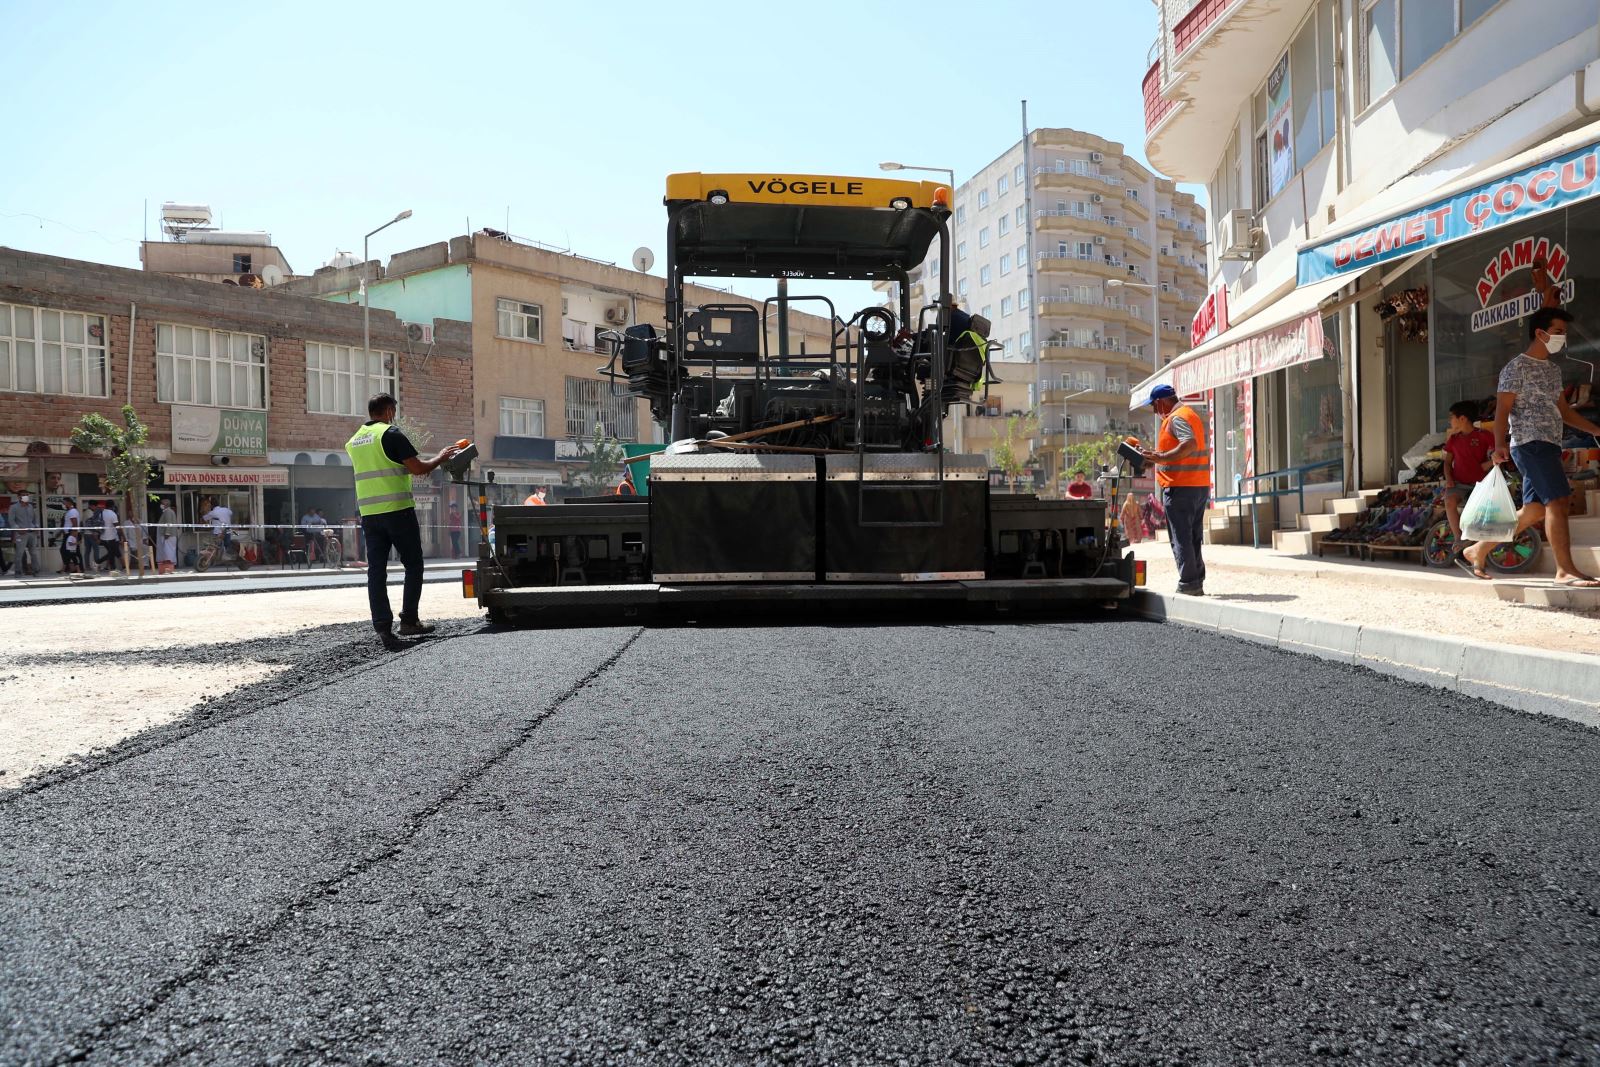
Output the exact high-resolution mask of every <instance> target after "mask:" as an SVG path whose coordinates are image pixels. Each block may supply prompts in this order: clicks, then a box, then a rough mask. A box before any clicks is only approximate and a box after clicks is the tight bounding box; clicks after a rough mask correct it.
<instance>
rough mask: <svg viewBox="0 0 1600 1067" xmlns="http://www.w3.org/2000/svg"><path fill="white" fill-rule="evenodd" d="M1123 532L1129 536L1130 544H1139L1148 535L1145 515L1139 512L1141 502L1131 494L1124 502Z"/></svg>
mask: <svg viewBox="0 0 1600 1067" xmlns="http://www.w3.org/2000/svg"><path fill="white" fill-rule="evenodd" d="M1121 510H1122V516H1121V521H1122V532H1123V533H1124V534H1125V535H1126V536H1127V538H1128V543H1129V544H1135V545H1136V544H1138V543H1139V542H1140V541H1143V540H1144V539H1145V538H1146V537H1147V536H1148V535H1147V534H1146V533H1145V529H1144V513H1143V512H1142V511H1140V510H1139V500H1138V498H1137V497H1136V496H1134V495H1133V494H1132V493H1129V494H1128V495H1127V496H1126V497H1124V498H1123V500H1122V509H1121Z"/></svg>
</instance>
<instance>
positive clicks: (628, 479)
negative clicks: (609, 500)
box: [616, 463, 639, 496]
mask: <svg viewBox="0 0 1600 1067" xmlns="http://www.w3.org/2000/svg"><path fill="white" fill-rule="evenodd" d="M616 494H617V496H638V495H639V490H638V489H637V488H636V487H635V486H634V484H633V464H631V463H624V464H623V465H622V480H621V481H620V482H618V483H617V488H616Z"/></svg>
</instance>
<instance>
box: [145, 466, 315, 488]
mask: <svg viewBox="0 0 1600 1067" xmlns="http://www.w3.org/2000/svg"><path fill="white" fill-rule="evenodd" d="M166 481H167V484H168V485H229V486H238V485H288V484H289V468H287V467H172V466H169V467H167V471H166Z"/></svg>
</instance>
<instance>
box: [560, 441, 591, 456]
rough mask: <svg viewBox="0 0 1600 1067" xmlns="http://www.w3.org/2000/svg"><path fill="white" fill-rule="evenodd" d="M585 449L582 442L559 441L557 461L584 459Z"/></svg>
mask: <svg viewBox="0 0 1600 1067" xmlns="http://www.w3.org/2000/svg"><path fill="white" fill-rule="evenodd" d="M583 448H584V446H583V442H581V441H557V442H556V452H555V456H556V459H582V458H583Z"/></svg>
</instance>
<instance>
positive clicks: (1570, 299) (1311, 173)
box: [1134, 0, 1600, 518]
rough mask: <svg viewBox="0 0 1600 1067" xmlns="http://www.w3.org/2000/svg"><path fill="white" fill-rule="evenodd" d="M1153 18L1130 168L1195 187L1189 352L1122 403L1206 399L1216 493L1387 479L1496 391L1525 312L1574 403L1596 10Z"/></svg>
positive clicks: (1344, 2) (1323, 4)
mask: <svg viewBox="0 0 1600 1067" xmlns="http://www.w3.org/2000/svg"><path fill="white" fill-rule="evenodd" d="M1155 13H1156V16H1157V18H1156V22H1157V25H1158V35H1157V39H1156V42H1155V45H1154V47H1153V48H1152V50H1151V57H1150V58H1151V65H1150V67H1149V70H1148V72H1147V74H1146V75H1145V78H1144V96H1145V117H1146V144H1145V148H1146V155H1147V158H1148V159H1149V160H1150V162H1151V164H1152V165H1153V166H1154V167H1156V168H1157V169H1158V170H1160V171H1161V172H1163V173H1165V174H1168V175H1171V176H1172V177H1174V178H1176V179H1178V180H1180V181H1190V182H1204V183H1206V185H1207V186H1208V188H1209V192H1210V207H1211V213H1212V217H1211V220H1210V238H1211V240H1210V244H1209V247H1210V250H1211V254H1210V256H1209V258H1208V262H1207V266H1206V275H1207V276H1206V279H1205V281H1204V282H1203V283H1202V282H1200V281H1199V280H1198V279H1197V280H1196V281H1195V282H1194V284H1195V285H1196V286H1200V285H1203V286H1204V288H1205V295H1206V302H1205V307H1204V308H1203V312H1202V315H1201V316H1200V317H1199V319H1198V320H1197V321H1196V324H1195V326H1196V340H1197V342H1199V343H1197V345H1196V347H1195V349H1194V350H1193V351H1192V352H1190V353H1188V354H1187V355H1186V356H1185V357H1183V358H1180V359H1179V360H1177V361H1175V362H1174V364H1173V365H1172V366H1171V367H1168V368H1165V369H1164V370H1163V371H1162V372H1161V375H1160V376H1158V377H1156V378H1151V379H1149V380H1147V381H1144V382H1141V383H1140V387H1139V388H1138V389H1136V395H1135V398H1134V399H1135V400H1136V401H1137V400H1138V399H1141V398H1142V396H1143V394H1144V393H1146V392H1147V391H1148V388H1149V387H1150V386H1151V385H1153V384H1154V383H1155V382H1156V381H1158V380H1171V381H1172V382H1173V384H1174V385H1176V386H1177V387H1178V389H1179V391H1180V392H1184V393H1188V394H1194V395H1202V396H1206V397H1209V398H1211V399H1212V400H1213V401H1214V402H1213V403H1212V404H1211V413H1212V418H1213V420H1214V425H1213V430H1214V432H1213V440H1214V442H1215V444H1216V448H1215V450H1214V455H1215V459H1216V469H1215V472H1214V474H1215V479H1214V485H1215V489H1216V492H1217V494H1218V495H1219V496H1228V495H1234V494H1238V493H1240V492H1241V491H1244V492H1247V493H1250V492H1253V491H1254V490H1255V489H1256V488H1257V487H1259V488H1260V489H1261V490H1267V489H1272V488H1277V489H1286V488H1292V487H1294V486H1296V485H1300V484H1306V485H1311V486H1313V487H1315V486H1319V485H1320V486H1323V487H1326V488H1327V489H1328V491H1330V492H1333V491H1349V490H1352V489H1355V488H1358V487H1359V488H1366V487H1375V486H1382V485H1386V484H1389V483H1392V482H1393V481H1395V480H1396V478H1397V477H1398V476H1400V475H1401V474H1402V473H1403V472H1404V470H1405V469H1406V467H1407V464H1406V462H1405V460H1404V458H1403V457H1404V456H1405V455H1406V454H1407V453H1408V452H1410V451H1411V450H1412V448H1413V447H1414V446H1415V445H1416V444H1417V443H1418V441H1419V439H1420V438H1423V437H1425V436H1426V435H1429V434H1430V433H1434V432H1437V431H1441V430H1443V428H1444V427H1445V424H1446V421H1447V418H1448V410H1449V407H1450V405H1451V404H1452V403H1454V402H1456V401H1459V400H1473V401H1487V400H1489V399H1491V398H1492V397H1493V396H1494V394H1495V391H1496V379H1497V375H1498V372H1499V369H1500V368H1501V367H1502V366H1503V365H1504V364H1505V363H1506V362H1507V360H1508V359H1509V358H1510V357H1511V356H1513V355H1514V354H1516V353H1517V352H1519V351H1521V350H1522V349H1523V348H1524V347H1526V345H1527V323H1526V321H1525V319H1526V316H1527V315H1528V314H1531V312H1532V311H1533V310H1535V309H1536V308H1537V307H1539V306H1543V305H1548V304H1550V303H1565V304H1566V305H1567V306H1568V307H1569V309H1570V310H1572V311H1574V312H1576V313H1577V314H1578V316H1579V319H1578V323H1577V324H1576V328H1575V329H1574V331H1573V333H1574V336H1575V341H1574V343H1573V344H1571V345H1570V346H1569V349H1568V352H1567V353H1566V354H1565V356H1564V358H1562V359H1560V360H1558V362H1559V363H1560V365H1561V366H1562V367H1563V368H1564V371H1565V374H1566V376H1567V381H1568V383H1569V385H1570V386H1572V388H1573V390H1574V397H1575V399H1581V398H1582V397H1583V396H1585V395H1586V394H1587V393H1588V391H1589V390H1587V389H1586V388H1582V387H1583V386H1585V385H1587V383H1589V381H1590V379H1591V377H1592V364H1593V363H1594V362H1595V361H1600V355H1596V354H1595V352H1596V349H1597V347H1600V346H1597V344H1596V342H1595V340H1594V338H1595V337H1596V334H1597V329H1596V326H1595V325H1594V324H1593V323H1592V322H1586V321H1585V319H1586V318H1587V317H1588V316H1587V312H1586V311H1585V308H1586V307H1587V306H1588V301H1587V300H1586V298H1585V296H1584V294H1585V293H1586V292H1587V291H1588V289H1587V287H1588V286H1591V285H1600V280H1596V279H1597V278H1600V276H1597V275H1593V274H1590V273H1589V271H1588V266H1589V264H1588V263H1587V261H1586V259H1585V256H1586V254H1587V250H1588V249H1589V248H1591V247H1593V245H1594V242H1591V241H1590V240H1588V238H1587V237H1585V236H1584V235H1585V234H1586V233H1590V232H1595V233H1596V234H1597V236H1600V200H1597V199H1595V194H1596V193H1597V192H1600V123H1597V122H1596V119H1597V118H1600V8H1597V7H1596V5H1595V4H1592V3H1557V2H1553V0H1156V4H1155ZM1591 415H1592V412H1591ZM1288 499H1290V500H1291V501H1294V500H1297V499H1298V497H1290V498H1288ZM1308 507H1309V508H1312V509H1318V510H1320V508H1319V505H1318V503H1317V501H1316V499H1315V493H1314V492H1313V493H1312V495H1310V496H1309V497H1308ZM1293 510H1294V509H1293V508H1289V509H1287V512H1292V511H1293ZM1287 517H1288V516H1287V513H1286V518H1287Z"/></svg>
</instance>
